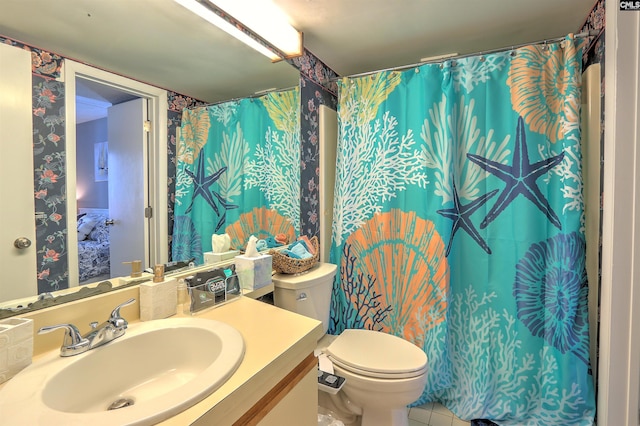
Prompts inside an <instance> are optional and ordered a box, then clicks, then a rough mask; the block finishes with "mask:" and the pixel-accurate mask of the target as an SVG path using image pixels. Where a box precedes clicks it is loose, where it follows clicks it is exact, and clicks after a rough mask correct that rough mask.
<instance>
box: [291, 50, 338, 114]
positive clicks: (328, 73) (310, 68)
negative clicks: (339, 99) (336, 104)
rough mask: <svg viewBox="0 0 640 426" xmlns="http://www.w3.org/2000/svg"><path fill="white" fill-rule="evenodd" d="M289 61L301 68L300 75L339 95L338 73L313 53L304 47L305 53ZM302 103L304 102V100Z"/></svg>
mask: <svg viewBox="0 0 640 426" xmlns="http://www.w3.org/2000/svg"><path fill="white" fill-rule="evenodd" d="M288 62H289V63H290V64H291V65H293V66H294V67H296V68H298V70H300V75H301V76H302V77H306V78H307V79H308V80H311V81H315V82H316V83H318V84H320V85H322V86H324V88H325V90H327V91H329V92H330V93H333V94H334V95H336V96H337V94H338V84H337V83H336V81H334V80H335V79H336V77H338V74H336V72H335V71H333V70H332V69H331V68H329V67H328V66H327V65H325V63H324V62H322V61H321V60H320V59H319V58H318V57H316V56H315V55H314V54H313V53H311V52H310V51H308V50H307V49H304V54H303V55H302V56H300V57H298V58H293V59H289V60H288ZM302 103H304V100H302Z"/></svg>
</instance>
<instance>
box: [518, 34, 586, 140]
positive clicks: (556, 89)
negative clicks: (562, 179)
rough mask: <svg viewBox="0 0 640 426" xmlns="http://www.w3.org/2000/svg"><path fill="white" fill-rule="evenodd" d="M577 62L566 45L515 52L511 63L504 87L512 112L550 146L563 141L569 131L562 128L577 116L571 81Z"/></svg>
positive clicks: (573, 50) (574, 52) (577, 104)
mask: <svg viewBox="0 0 640 426" xmlns="http://www.w3.org/2000/svg"><path fill="white" fill-rule="evenodd" d="M565 45H566V46H565ZM578 60H579V57H578V56H577V50H576V47H575V45H574V44H573V43H568V42H567V43H563V45H562V47H560V46H541V45H533V46H527V47H524V48H521V49H518V50H517V55H516V56H515V57H514V58H513V59H512V61H511V67H510V69H509V77H508V78H507V85H508V86H509V87H510V90H511V103H512V106H513V110H514V111H516V112H517V113H518V114H519V115H520V116H522V117H523V118H524V120H525V122H526V123H527V125H528V126H529V128H530V129H531V130H532V131H534V132H536V133H540V134H543V135H545V136H546V137H547V138H548V139H549V141H550V142H551V143H555V142H557V141H559V140H562V139H564V137H565V134H566V133H567V132H568V131H569V129H567V128H565V127H566V126H568V125H569V124H568V123H570V122H571V120H573V118H572V117H575V116H579V115H578V112H579V111H580V97H579V96H578V95H579V93H578V92H577V90H576V84H575V81H574V79H575V74H576V73H577V72H579V68H578V63H577V61H578ZM567 64H569V65H567Z"/></svg>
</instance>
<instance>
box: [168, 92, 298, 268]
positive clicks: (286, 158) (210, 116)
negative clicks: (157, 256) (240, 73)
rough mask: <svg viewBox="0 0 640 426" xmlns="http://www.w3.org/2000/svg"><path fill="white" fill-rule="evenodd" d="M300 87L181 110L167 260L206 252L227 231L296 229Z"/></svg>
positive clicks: (235, 238)
mask: <svg viewBox="0 0 640 426" xmlns="http://www.w3.org/2000/svg"><path fill="white" fill-rule="evenodd" d="M299 103H300V95H299V89H298V88H295V89H291V90H287V91H280V92H271V93H268V94H266V95H263V96H260V97H257V98H245V99H240V100H234V101H229V102H225V103H221V104H216V105H212V106H206V107H199V108H195V109H188V110H185V111H184V112H183V115H182V125H181V127H180V137H179V138H178V142H177V164H176V191H175V193H176V199H175V222H174V229H173V242H172V258H173V259H174V260H187V259H191V258H195V259H196V262H197V263H199V264H200V263H202V262H203V253H204V252H207V251H211V236H212V235H213V234H224V233H228V234H230V236H231V240H232V241H231V246H232V248H244V247H245V245H246V242H247V240H248V238H249V236H250V235H252V234H253V235H256V236H257V237H259V238H266V237H269V236H274V235H276V234H277V233H280V232H282V233H285V234H287V235H294V234H297V232H298V228H299V222H300V137H299V134H300V130H299V129H300V124H299V121H300V118H299V111H300V108H299Z"/></svg>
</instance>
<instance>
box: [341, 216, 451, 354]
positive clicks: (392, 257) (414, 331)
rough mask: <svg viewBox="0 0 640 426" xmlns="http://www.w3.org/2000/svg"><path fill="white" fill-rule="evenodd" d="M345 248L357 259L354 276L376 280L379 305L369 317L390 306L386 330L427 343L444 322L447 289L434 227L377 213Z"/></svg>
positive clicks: (446, 269) (419, 220) (443, 260)
mask: <svg viewBox="0 0 640 426" xmlns="http://www.w3.org/2000/svg"><path fill="white" fill-rule="evenodd" d="M346 244H350V245H351V250H352V251H351V254H352V255H353V256H354V257H355V258H356V259H357V260H356V261H355V264H354V271H353V274H363V276H365V277H366V276H371V277H373V278H374V279H375V284H374V289H375V292H376V293H377V294H378V295H380V297H379V298H378V299H377V300H376V301H377V302H379V305H378V309H377V311H376V312H371V313H369V315H374V316H375V315H376V314H377V313H379V312H382V311H384V310H385V309H386V308H387V307H391V309H389V311H388V313H387V315H386V317H385V318H384V320H383V321H382V323H381V325H382V327H383V330H382V331H385V332H388V333H391V334H395V335H398V336H402V337H404V338H405V339H407V340H409V341H412V342H414V343H421V342H423V341H424V335H425V334H426V332H427V331H428V330H430V329H431V328H433V327H434V326H436V325H437V324H439V323H441V322H442V321H443V320H444V319H445V315H446V311H447V295H448V288H449V264H448V262H447V258H446V256H445V244H444V242H443V241H442V238H441V237H440V235H439V234H438V232H437V231H436V229H435V226H434V224H433V222H431V221H429V220H425V219H422V218H419V217H417V216H416V214H415V212H409V213H405V212H403V211H401V210H398V209H393V210H391V211H389V212H386V213H376V214H375V215H374V216H373V218H371V219H370V220H369V221H367V222H366V223H365V224H364V225H363V226H362V227H361V228H359V229H358V230H357V231H356V232H354V233H353V234H351V235H350V236H349V238H348V239H347V241H346ZM369 320H370V323H373V322H374V318H373V317H372V318H370V319H369ZM365 321H366V320H365Z"/></svg>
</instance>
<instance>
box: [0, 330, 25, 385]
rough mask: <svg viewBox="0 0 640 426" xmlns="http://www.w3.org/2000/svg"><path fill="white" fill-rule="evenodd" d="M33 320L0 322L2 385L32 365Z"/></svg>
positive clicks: (0, 373)
mask: <svg viewBox="0 0 640 426" xmlns="http://www.w3.org/2000/svg"><path fill="white" fill-rule="evenodd" d="M32 356H33V320H30V319H24V318H7V319H4V320H0V383H4V382H6V381H7V380H9V379H10V378H12V377H13V376H15V375H16V374H18V373H19V372H20V370H22V369H23V368H25V367H27V366H28V365H29V364H31V357H32Z"/></svg>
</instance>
